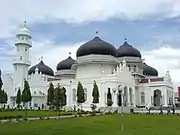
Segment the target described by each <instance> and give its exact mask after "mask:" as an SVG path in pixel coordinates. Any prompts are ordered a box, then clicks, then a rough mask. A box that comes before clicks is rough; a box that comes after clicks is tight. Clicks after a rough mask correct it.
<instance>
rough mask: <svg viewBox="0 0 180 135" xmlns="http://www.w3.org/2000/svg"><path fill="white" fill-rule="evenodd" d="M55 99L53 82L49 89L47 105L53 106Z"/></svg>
mask: <svg viewBox="0 0 180 135" xmlns="http://www.w3.org/2000/svg"><path fill="white" fill-rule="evenodd" d="M53 98H54V85H53V83H52V82H50V83H49V88H48V95H47V105H50V106H52V105H53Z"/></svg>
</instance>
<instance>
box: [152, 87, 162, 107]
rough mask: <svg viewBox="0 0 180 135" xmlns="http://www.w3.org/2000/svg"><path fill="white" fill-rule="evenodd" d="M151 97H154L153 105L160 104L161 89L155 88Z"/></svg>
mask: <svg viewBox="0 0 180 135" xmlns="http://www.w3.org/2000/svg"><path fill="white" fill-rule="evenodd" d="M153 98H154V106H160V105H161V91H160V90H155V91H154V96H153Z"/></svg>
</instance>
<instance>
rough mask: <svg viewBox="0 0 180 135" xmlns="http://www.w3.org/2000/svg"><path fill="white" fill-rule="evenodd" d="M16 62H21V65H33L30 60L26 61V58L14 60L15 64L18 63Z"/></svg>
mask: <svg viewBox="0 0 180 135" xmlns="http://www.w3.org/2000/svg"><path fill="white" fill-rule="evenodd" d="M16 64H21V65H28V66H30V65H31V62H30V61H27V60H26V61H25V60H13V65H16Z"/></svg>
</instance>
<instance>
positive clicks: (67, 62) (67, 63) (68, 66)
mask: <svg viewBox="0 0 180 135" xmlns="http://www.w3.org/2000/svg"><path fill="white" fill-rule="evenodd" d="M74 62H75V60H73V59H72V58H71V57H70V56H69V57H68V58H67V59H65V60H63V61H61V62H59V64H58V65H57V67H56V69H57V70H64V69H71V66H72V65H73V64H74Z"/></svg>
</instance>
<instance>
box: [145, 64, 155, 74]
mask: <svg viewBox="0 0 180 135" xmlns="http://www.w3.org/2000/svg"><path fill="white" fill-rule="evenodd" d="M143 75H149V76H158V71H157V70H156V69H155V68H153V67H151V66H148V65H147V64H145V63H144V71H143Z"/></svg>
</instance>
